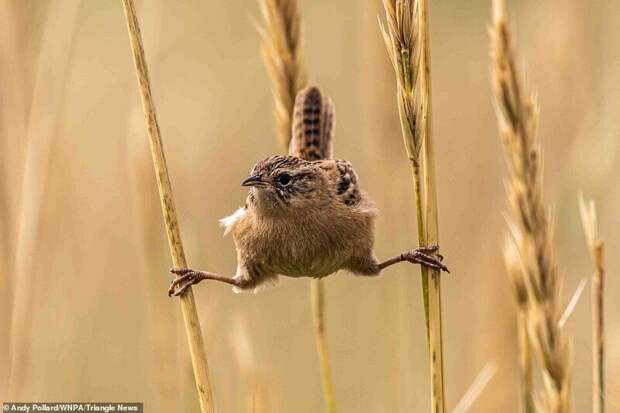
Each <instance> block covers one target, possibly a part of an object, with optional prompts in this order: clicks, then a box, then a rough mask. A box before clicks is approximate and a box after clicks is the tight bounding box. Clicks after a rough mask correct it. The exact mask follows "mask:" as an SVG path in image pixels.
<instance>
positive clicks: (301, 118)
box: [289, 86, 335, 161]
mask: <svg viewBox="0 0 620 413" xmlns="http://www.w3.org/2000/svg"><path fill="white" fill-rule="evenodd" d="M334 121H335V115H334V104H333V103H332V100H331V99H330V98H329V96H327V95H324V94H323V93H321V90H320V89H319V88H318V87H316V86H308V87H307V88H305V89H302V90H301V91H300V92H299V93H298V94H297V97H296V98H295V108H294V110H293V130H292V137H291V144H290V148H289V154H291V155H294V156H298V157H300V158H302V159H305V160H307V161H316V160H319V159H330V158H331V157H332V136H333V131H334Z"/></svg>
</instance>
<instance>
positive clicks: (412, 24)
mask: <svg viewBox="0 0 620 413" xmlns="http://www.w3.org/2000/svg"><path fill="white" fill-rule="evenodd" d="M414 3H415V4H414ZM383 7H384V9H385V18H386V22H387V28H386V26H384V25H383V24H382V23H381V21H379V25H380V27H381V33H382V34H383V40H384V41H385V46H386V48H387V51H388V55H389V57H390V61H391V62H392V66H393V67H394V72H395V73H396V81H397V91H398V109H399V112H400V114H401V121H404V122H403V125H402V127H403V133H404V137H405V147H406V149H407V155H408V156H409V159H410V160H411V161H412V162H414V164H415V165H416V166H419V162H420V161H419V155H420V149H421V148H422V136H423V134H422V127H423V125H422V122H421V120H422V118H423V117H422V115H421V113H422V107H423V104H424V103H425V102H423V101H422V96H421V95H420V93H419V88H418V84H419V82H418V80H419V78H418V75H419V73H420V45H419V41H418V38H419V36H418V28H419V22H418V10H417V2H414V1H413V0H383Z"/></svg>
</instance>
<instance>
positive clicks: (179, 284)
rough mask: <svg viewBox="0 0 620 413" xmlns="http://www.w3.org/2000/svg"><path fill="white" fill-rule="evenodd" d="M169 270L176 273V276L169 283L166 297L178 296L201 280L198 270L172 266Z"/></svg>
mask: <svg viewBox="0 0 620 413" xmlns="http://www.w3.org/2000/svg"><path fill="white" fill-rule="evenodd" d="M170 272H171V273H172V274H176V275H177V277H176V278H175V279H174V280H172V282H171V283H170V287H169V288H168V297H173V296H174V297H178V296H180V295H182V294H183V293H184V292H185V291H187V289H188V288H189V287H191V286H192V285H194V284H197V283H199V282H200V281H201V280H202V277H201V275H200V272H198V271H194V270H192V269H189V268H172V269H171V270H170Z"/></svg>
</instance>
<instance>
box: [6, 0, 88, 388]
mask: <svg viewBox="0 0 620 413" xmlns="http://www.w3.org/2000/svg"><path fill="white" fill-rule="evenodd" d="M79 6H80V0H71V1H64V2H61V3H59V6H58V7H56V8H53V9H52V10H51V12H50V15H49V16H48V17H47V18H46V22H45V28H44V30H43V35H42V39H43V43H42V45H41V49H40V50H41V51H40V55H39V58H38V63H37V70H36V78H35V84H34V90H33V94H32V96H33V99H32V103H31V105H30V112H29V115H28V122H27V126H26V148H25V154H24V155H25V159H24V160H23V163H24V169H23V176H22V181H21V187H20V188H19V190H20V194H19V207H18V209H17V212H18V215H17V219H16V230H15V232H14V234H15V235H16V238H17V239H16V242H15V261H14V264H13V265H14V266H13V268H12V274H14V275H15V278H14V288H13V308H12V311H11V329H10V331H11V332H12V336H11V343H10V365H9V371H8V377H9V379H8V387H9V391H8V392H9V395H10V396H11V397H13V398H15V399H17V398H19V397H20V396H19V395H20V393H21V391H22V388H23V384H24V380H25V375H26V374H27V373H28V366H29V364H30V354H29V352H30V344H31V342H32V338H31V335H32V331H31V330H32V317H33V312H34V308H35V303H34V302H33V295H32V286H33V284H34V278H35V266H34V264H35V263H36V251H37V247H38V229H39V223H40V219H41V211H42V206H43V205H44V202H45V190H46V186H47V177H48V172H49V170H48V165H49V158H50V151H51V147H52V141H53V137H54V132H55V130H56V127H57V121H58V115H59V113H60V108H61V107H62V97H63V96H64V87H65V81H66V73H67V69H68V67H69V63H70V61H71V60H70V59H69V52H70V50H71V48H70V47H55V45H57V44H62V45H68V44H70V43H71V41H72V39H73V35H74V33H75V27H76V21H77V20H76V17H77V12H78V9H79ZM15 138H16V137H15Z"/></svg>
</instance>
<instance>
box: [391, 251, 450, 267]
mask: <svg viewBox="0 0 620 413" xmlns="http://www.w3.org/2000/svg"><path fill="white" fill-rule="evenodd" d="M438 251H439V246H438V245H433V246H431V247H421V248H417V249H415V250H411V251H407V252H404V253H403V254H402V257H403V259H404V260H405V261H409V262H410V263H413V264H421V265H426V266H427V267H431V268H436V269H438V270H441V271H445V272H447V273H449V272H450V270H448V267H446V266H445V265H444V264H443V263H442V261H443V255H441V254H439V253H438Z"/></svg>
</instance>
